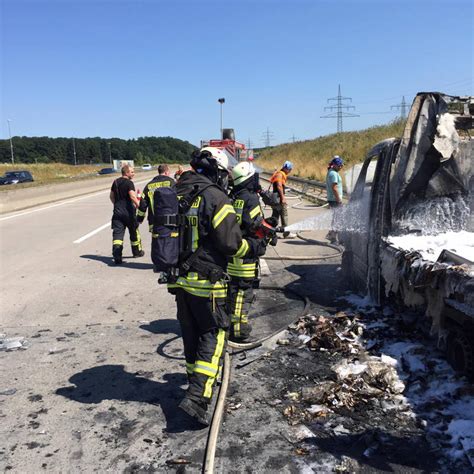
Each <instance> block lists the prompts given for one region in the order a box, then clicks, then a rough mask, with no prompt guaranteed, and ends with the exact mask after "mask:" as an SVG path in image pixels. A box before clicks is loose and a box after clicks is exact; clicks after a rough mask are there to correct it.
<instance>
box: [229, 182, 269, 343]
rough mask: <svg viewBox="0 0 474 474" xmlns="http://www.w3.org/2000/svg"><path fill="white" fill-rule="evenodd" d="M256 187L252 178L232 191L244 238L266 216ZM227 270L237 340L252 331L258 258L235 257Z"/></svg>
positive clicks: (234, 331) (233, 324) (232, 329)
mask: <svg viewBox="0 0 474 474" xmlns="http://www.w3.org/2000/svg"><path fill="white" fill-rule="evenodd" d="M254 188H255V184H254V181H253V180H250V181H249V182H247V183H244V184H243V185H242V186H237V187H236V188H234V190H233V191H232V194H231V199H232V200H233V203H234V209H235V212H236V214H237V221H238V222H239V224H240V228H241V230H242V236H243V237H244V238H245V237H250V236H251V235H252V227H253V226H254V221H255V219H256V218H257V217H259V216H263V213H262V209H261V207H260V201H259V198H258V196H257V194H256V193H255V191H254ZM227 273H228V274H229V276H230V277H231V280H230V282H229V290H228V294H229V303H230V313H231V331H230V337H231V338H232V339H234V340H239V339H240V340H244V339H247V338H248V336H249V335H250V332H251V330H252V328H251V326H250V325H249V323H248V313H249V311H250V306H251V304H252V301H253V295H254V292H253V288H254V282H255V280H256V278H257V277H258V257H253V258H249V257H244V258H242V257H240V258H239V257H233V258H232V259H230V261H229V264H228V265H227Z"/></svg>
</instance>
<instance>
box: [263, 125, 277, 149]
mask: <svg viewBox="0 0 474 474" xmlns="http://www.w3.org/2000/svg"><path fill="white" fill-rule="evenodd" d="M273 138H274V136H273V132H271V131H270V130H269V129H268V127H267V131H266V132H263V136H262V141H263V142H264V143H265V146H270V140H273Z"/></svg>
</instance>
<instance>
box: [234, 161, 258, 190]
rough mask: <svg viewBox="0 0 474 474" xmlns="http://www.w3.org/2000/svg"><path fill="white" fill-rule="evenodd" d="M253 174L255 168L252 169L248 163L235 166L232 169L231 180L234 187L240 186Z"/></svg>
mask: <svg viewBox="0 0 474 474" xmlns="http://www.w3.org/2000/svg"><path fill="white" fill-rule="evenodd" d="M254 174H255V168H254V167H253V165H252V163H249V162H248V161H242V162H241V163H239V164H237V165H235V166H234V167H233V168H232V179H233V181H234V186H238V185H239V184H242V183H243V182H244V181H247V179H249V178H251V177H252V176H253V175H254Z"/></svg>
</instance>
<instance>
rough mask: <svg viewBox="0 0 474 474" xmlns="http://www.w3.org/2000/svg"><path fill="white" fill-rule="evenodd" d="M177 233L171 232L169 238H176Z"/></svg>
mask: <svg viewBox="0 0 474 474" xmlns="http://www.w3.org/2000/svg"><path fill="white" fill-rule="evenodd" d="M178 236H179V233H178V232H171V234H170V237H178Z"/></svg>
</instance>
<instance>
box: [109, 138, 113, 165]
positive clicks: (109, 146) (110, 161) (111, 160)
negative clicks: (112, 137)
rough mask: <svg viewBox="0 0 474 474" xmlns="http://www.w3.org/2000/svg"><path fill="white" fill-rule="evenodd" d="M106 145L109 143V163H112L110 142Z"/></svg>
mask: <svg viewBox="0 0 474 474" xmlns="http://www.w3.org/2000/svg"><path fill="white" fill-rule="evenodd" d="M108 145H109V160H110V164H112V149H111V147H110V142H108Z"/></svg>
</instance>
